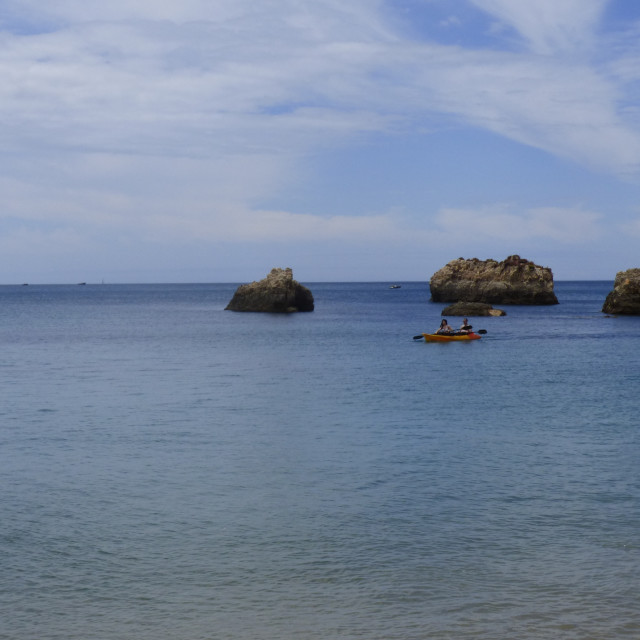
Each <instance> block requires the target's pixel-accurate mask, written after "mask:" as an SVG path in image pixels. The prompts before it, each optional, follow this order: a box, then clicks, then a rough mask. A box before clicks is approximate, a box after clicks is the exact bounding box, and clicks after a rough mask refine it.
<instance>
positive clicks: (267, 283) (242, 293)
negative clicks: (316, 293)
mask: <svg viewBox="0 0 640 640" xmlns="http://www.w3.org/2000/svg"><path fill="white" fill-rule="evenodd" d="M225 310H227V311H262V312H268V313H292V312H295V311H313V295H312V293H311V291H309V289H307V288H306V287H303V286H302V285H301V284H300V283H299V282H297V281H296V280H294V279H293V271H291V269H289V268H287V269H271V273H269V275H268V276H267V277H266V278H265V279H264V280H260V281H259V282H252V283H250V284H243V285H240V286H239V287H238V288H237V289H236V292H235V293H234V294H233V298H231V301H230V302H229V304H228V305H227V306H226V307H225Z"/></svg>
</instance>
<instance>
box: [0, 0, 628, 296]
mask: <svg viewBox="0 0 640 640" xmlns="http://www.w3.org/2000/svg"><path fill="white" fill-rule="evenodd" d="M0 74H1V82H0V114H1V117H2V123H3V127H2V129H1V133H0V135H1V136H2V138H1V139H2V144H1V145H0V150H1V154H0V163H1V170H0V198H1V203H0V204H1V206H0V283H5V284H10V283H22V282H34V283H35V282H48V283H58V282H71V283H73V282H79V281H86V282H100V281H102V280H104V281H106V282H244V281H251V280H257V279H261V278H262V277H264V275H265V274H266V273H267V272H268V271H269V270H270V269H271V268H272V267H275V266H279V267H288V266H290V267H292V268H293V270H294V277H295V278H296V279H297V280H300V281H302V282H314V281H334V280H347V281H348V280H399V281H400V280H428V279H429V278H430V276H431V275H432V274H433V273H434V272H435V271H436V270H437V269H439V268H440V267H441V266H443V265H444V264H445V263H447V262H448V261H449V260H451V259H454V258H457V257H460V256H462V257H468V258H471V257H477V258H481V259H486V258H495V259H504V258H505V257H506V256H508V255H510V254H514V253H517V254H519V255H521V256H522V257H525V258H528V259H530V260H534V261H535V262H537V263H539V264H542V265H544V266H549V267H551V268H552V269H553V272H554V276H555V278H556V279H557V280H565V279H605V280H609V279H611V280H612V279H613V278H614V276H615V274H616V272H617V271H619V270H622V269H628V268H630V267H640V251H638V247H639V246H640V3H637V2H635V1H634V0H608V1H607V0H537V1H536V2H514V1H513V0H350V2H349V3H345V2H343V1H342V0H340V1H338V0H314V1H313V2H311V0H308V1H305V0H251V1H249V0H216V2H210V1H209V0H180V2H177V1H173V0H165V1H164V2H158V1H157V0H153V1H151V0H126V1H125V0H112V1H110V2H109V3H104V2H95V1H93V0H58V1H57V2H55V3H46V4H45V3H42V2H41V1H40V0H0Z"/></svg>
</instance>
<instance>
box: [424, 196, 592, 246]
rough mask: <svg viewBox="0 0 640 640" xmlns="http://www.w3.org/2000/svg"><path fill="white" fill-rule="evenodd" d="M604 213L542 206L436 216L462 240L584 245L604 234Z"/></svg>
mask: <svg viewBox="0 0 640 640" xmlns="http://www.w3.org/2000/svg"><path fill="white" fill-rule="evenodd" d="M600 219H601V216H600V215H599V214H597V213H594V212H591V211H583V210H582V209H579V208H575V209H567V208H558V207H542V208H536V209H529V210H527V211H524V212H522V213H513V212H512V211H510V210H509V209H507V208H505V207H502V206H497V207H496V208H494V209H491V208H484V209H480V210H470V209H444V210H442V211H441V212H439V214H438V215H437V216H436V226H437V228H438V229H439V230H440V231H441V232H442V233H443V234H444V235H445V236H448V237H451V238H454V239H455V240H457V241H459V242H468V241H474V242H478V243H482V242H483V241H484V240H486V239H492V240H498V241H500V242H507V243H515V242H522V241H525V240H534V239H535V240H538V239H543V240H551V241H553V242H557V243H560V244H568V245H571V244H584V243H589V242H592V241H594V240H595V239H596V238H598V236H599V235H600V234H601V233H602V229H601V227H600V224H599V221H600Z"/></svg>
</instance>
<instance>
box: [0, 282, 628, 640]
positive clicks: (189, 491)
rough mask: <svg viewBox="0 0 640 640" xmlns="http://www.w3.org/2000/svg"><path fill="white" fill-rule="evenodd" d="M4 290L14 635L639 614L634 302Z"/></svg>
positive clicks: (2, 409)
mask: <svg viewBox="0 0 640 640" xmlns="http://www.w3.org/2000/svg"><path fill="white" fill-rule="evenodd" d="M611 285H612V283H610V282H579V283H569V282H559V283H556V293H557V295H558V297H559V299H560V302H561V304H559V305H557V306H553V307H535V308H532V307H511V308H506V309H507V312H508V316H507V317H504V318H486V319H474V322H473V323H474V325H475V326H476V328H485V329H487V331H488V333H487V335H486V336H484V337H483V339H482V340H479V341H475V342H473V343H465V344H460V343H457V344H425V343H424V342H422V341H413V340H412V336H414V335H416V334H419V333H421V332H422V331H426V330H432V329H435V328H436V327H437V325H438V324H439V320H440V311H441V309H442V307H443V305H436V304H431V303H429V302H428V287H427V286H426V285H425V284H423V283H403V286H402V288H401V289H396V290H390V289H389V288H388V284H384V283H367V284H350V283H341V284H330V283H327V284H317V283H316V284H310V285H309V287H310V288H311V289H312V291H313V293H314V296H315V299H316V311H314V312H313V313H309V314H298V315H293V316H270V315H261V314H235V313H231V312H225V311H223V309H224V306H225V305H226V303H227V302H228V301H229V299H230V298H231V295H232V294H233V291H234V290H235V285H139V286H134V285H100V286H98V285H87V286H85V287H78V286H69V287H64V286H33V285H32V286H29V287H0V319H1V321H0V340H1V341H2V347H3V348H2V352H1V353H0V384H1V388H2V396H3V402H2V405H1V406H0V508H1V513H2V519H1V520H0V638H3V639H4V638H7V639H12V640H13V639H23V638H51V639H56V640H57V639H78V640H81V639H82V640H94V639H109V640H111V639H120V638H132V639H138V638H140V639H147V638H149V639H151V638H154V639H157V640H164V639H176V638H180V639H184V640H191V639H208V638H212V639H213V638H215V639H218V638H220V639H229V640H249V639H252V640H253V639H255V640H276V639H278V640H287V639H292V640H293V639H296V640H298V639H309V640H315V639H323V640H324V639H335V638H341V639H342V638H344V639H349V640H350V639H353V638H367V639H380V640H383V639H384V640H395V639H398V640H400V639H402V640H407V639H414V638H415V639H427V638H428V639H432V638H436V639H458V638H463V639H464V638H468V639H487V640H489V639H491V640H494V639H496V638H519V639H524V640H534V639H535V640H540V639H546V638H549V639H551V638H554V639H556V638H567V639H584V640H586V639H590V640H593V639H602V640H605V639H606V640H617V639H619V638H638V637H640V606H639V605H640V603H639V601H638V593H639V592H640V590H639V587H640V584H639V580H640V578H639V576H640V572H639V569H640V540H639V539H640V508H639V498H640V470H639V469H640V467H639V465H638V461H639V459H640V455H639V454H640V429H639V424H638V423H639V420H638V411H637V410H638V391H637V389H638V382H639V381H640V331H639V330H640V318H608V317H605V316H604V315H603V314H602V313H601V312H600V308H601V306H602V302H603V301H604V297H605V296H606V294H607V292H608V291H609V290H610V288H611Z"/></svg>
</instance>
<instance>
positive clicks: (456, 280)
mask: <svg viewBox="0 0 640 640" xmlns="http://www.w3.org/2000/svg"><path fill="white" fill-rule="evenodd" d="M429 284H430V288H431V300H433V302H458V301H461V300H462V301H464V302H485V303H487V304H535V305H544V304H558V299H557V298H556V295H555V293H554V292H553V274H552V273H551V269H549V267H540V266H538V265H537V264H534V263H533V262H530V261H529V260H525V259H524V258H521V257H520V256H516V255H514V256H509V257H508V258H507V259H506V260H503V261H502V262H497V261H496V260H478V259H477V258H471V259H464V258H458V259H457V260H452V261H451V262H449V263H448V264H447V265H445V266H444V267H442V269H440V270H439V271H436V273H434V274H433V276H432V277H431V282H430V283H429Z"/></svg>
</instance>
